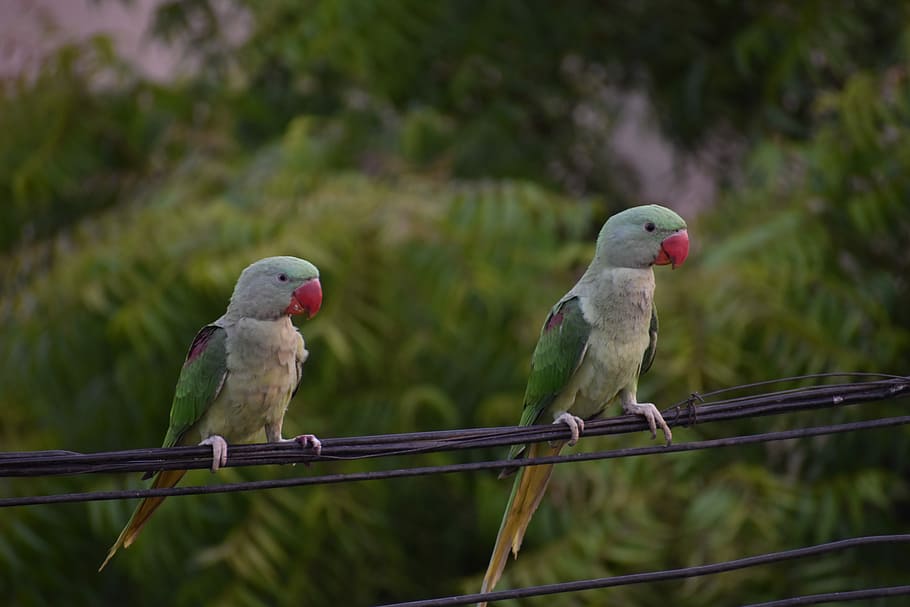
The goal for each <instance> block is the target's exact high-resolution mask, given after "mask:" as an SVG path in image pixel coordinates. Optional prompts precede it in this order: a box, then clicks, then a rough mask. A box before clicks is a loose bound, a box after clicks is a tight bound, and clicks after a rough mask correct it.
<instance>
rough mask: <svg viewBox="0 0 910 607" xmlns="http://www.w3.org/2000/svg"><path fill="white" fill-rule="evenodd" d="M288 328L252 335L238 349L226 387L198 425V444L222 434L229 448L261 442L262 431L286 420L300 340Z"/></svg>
mask: <svg viewBox="0 0 910 607" xmlns="http://www.w3.org/2000/svg"><path fill="white" fill-rule="evenodd" d="M287 327H288V329H289V330H285V329H284V327H283V326H281V325H278V326H277V327H275V328H273V327H270V326H268V325H266V330H268V331H269V333H266V334H265V335H257V334H256V333H253V331H252V330H248V333H247V335H245V336H244V337H246V338H247V339H246V340H245V341H243V342H242V345H241V344H239V343H238V344H237V345H236V346H235V349H234V350H233V352H232V357H231V359H230V362H229V365H228V376H227V379H226V380H225V382H224V387H223V388H222V390H221V393H220V394H219V395H218V398H216V399H215V401H214V402H213V403H212V405H211V406H210V407H209V409H208V410H207V411H206V413H205V415H204V416H203V417H202V419H200V421H199V424H198V425H197V427H198V430H199V434H200V439H199V440H202V439H205V438H207V437H208V436H211V435H212V434H219V435H221V436H222V437H224V439H225V440H226V441H227V442H228V443H243V442H255V441H260V440H263V438H264V434H263V428H264V427H265V426H266V425H268V424H276V423H278V422H280V420H281V419H282V418H283V417H284V412H285V410H287V407H288V403H290V400H291V396H292V394H293V392H294V388H295V386H296V385H297V363H296V352H297V347H298V346H297V344H298V340H299V337H298V335H297V333H296V332H294V331H293V327H291V325H290V321H288V322H287ZM241 328H243V327H241ZM253 329H254V330H256V331H259V333H260V334H261V333H263V329H262V327H261V326H259V327H256V326H254V327H253Z"/></svg>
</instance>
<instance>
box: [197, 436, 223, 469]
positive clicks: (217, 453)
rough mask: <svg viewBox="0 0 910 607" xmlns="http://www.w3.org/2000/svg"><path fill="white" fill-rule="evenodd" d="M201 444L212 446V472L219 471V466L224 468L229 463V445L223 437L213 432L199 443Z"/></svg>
mask: <svg viewBox="0 0 910 607" xmlns="http://www.w3.org/2000/svg"><path fill="white" fill-rule="evenodd" d="M199 445H200V446H202V445H211V446H212V472H218V469H219V468H223V467H224V466H225V465H227V452H228V445H227V441H226V440H224V438H223V437H221V436H218V435H217V434H213V435H211V436H210V437H208V438H207V439H205V440H204V441H202V442H201V443H199Z"/></svg>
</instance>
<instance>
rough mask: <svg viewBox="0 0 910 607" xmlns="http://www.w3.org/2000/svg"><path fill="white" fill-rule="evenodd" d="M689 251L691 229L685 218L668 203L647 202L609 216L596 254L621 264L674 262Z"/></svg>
mask: <svg viewBox="0 0 910 607" xmlns="http://www.w3.org/2000/svg"><path fill="white" fill-rule="evenodd" d="M688 255H689V233H688V231H687V230H686V222H685V221H683V218H682V217H680V216H679V215H677V214H676V213H674V212H673V211H671V210H670V209H668V208H666V207H662V206H660V205H656V204H648V205H643V206H640V207H632V208H631V209H626V210H625V211H622V212H620V213H617V214H616V215H613V216H612V217H610V219H608V220H607V222H606V223H605V224H604V226H603V228H602V229H601V230H600V235H599V236H598V237H597V251H596V252H595V254H594V258H595V259H596V260H598V261H599V262H601V263H607V264H609V265H611V266H614V267H622V268H647V267H650V266H653V265H658V266H662V265H670V264H671V265H672V266H673V267H674V268H675V267H676V266H678V265H680V264H682V262H684V261H685V260H686V257H687V256H688Z"/></svg>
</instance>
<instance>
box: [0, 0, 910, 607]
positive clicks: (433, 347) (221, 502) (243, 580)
mask: <svg viewBox="0 0 910 607" xmlns="http://www.w3.org/2000/svg"><path fill="white" fill-rule="evenodd" d="M213 6H214V5H213V4H212V3H210V2H208V1H207V0H193V1H192V2H165V3H162V5H161V11H160V13H159V19H158V23H157V26H156V28H157V29H156V32H157V35H159V36H166V37H168V39H171V40H176V41H180V40H185V41H188V42H189V43H191V44H192V45H193V47H194V48H197V49H198V51H199V53H200V55H199V57H200V64H201V65H200V72H199V74H198V75H197V76H196V77H195V78H193V79H191V80H188V81H186V82H180V83H174V84H170V85H157V86H155V85H150V84H149V83H145V82H143V81H141V80H139V79H137V78H136V77H135V75H133V74H131V73H130V72H129V70H128V69H127V68H126V67H125V66H124V65H122V64H121V63H120V62H119V60H118V59H117V58H116V57H115V56H114V55H113V54H112V53H111V51H110V49H109V48H107V47H106V46H105V43H104V41H103V40H100V39H99V40H97V41H95V42H91V43H89V44H87V45H84V46H82V47H68V48H65V49H63V50H62V51H61V52H60V54H59V55H57V56H55V57H53V58H51V59H50V60H49V61H48V63H47V65H46V66H45V67H44V69H43V70H42V71H41V72H40V73H39V74H37V75H36V76H35V78H34V79H31V80H30V79H25V78H23V79H22V80H19V81H16V82H6V83H4V84H3V94H2V96H0V127H2V129H3V131H4V135H5V137H4V138H3V139H2V140H0V193H2V194H3V195H4V196H5V197H6V199H7V200H8V204H6V205H4V206H2V207H0V327H2V339H0V386H2V390H0V409H2V411H3V412H4V413H3V415H2V416H0V444H2V446H3V449H4V450H29V449H43V448H48V449H50V448H62V449H73V450H80V451H100V450H108V449H121V448H130V447H139V446H142V445H147V446H148V445H152V446H154V445H158V444H160V441H161V437H162V434H163V432H164V431H165V428H166V426H167V414H168V407H169V404H170V400H171V397H172V392H173V386H174V382H175V380H176V377H177V373H178V370H179V367H180V364H181V362H182V360H183V357H184V356H185V353H186V348H187V346H188V345H189V341H190V340H191V338H192V336H193V335H194V333H195V331H196V330H197V329H198V328H199V327H200V326H201V325H203V324H205V323H207V322H209V321H211V320H212V319H214V318H216V317H217V316H218V315H219V314H220V313H221V312H222V310H223V309H224V306H225V304H226V301H227V298H228V296H229V294H230V290H231V288H232V285H233V283H234V281H235V280H236V277H237V275H238V273H239V271H240V270H241V269H242V268H243V267H244V266H245V265H247V264H248V263H250V262H251V261H253V260H255V259H257V258H260V257H264V256H267V255H274V254H293V255H299V256H302V257H306V258H308V259H310V260H312V261H313V262H314V263H316V264H317V265H318V266H319V267H320V269H321V271H322V276H323V284H324V288H325V293H326V300H325V306H324V308H323V310H322V312H321V313H320V315H319V316H318V317H317V318H316V319H314V320H312V321H309V322H305V323H303V324H302V325H301V329H302V331H303V333H304V335H305V337H306V339H307V344H308V348H309V349H310V351H311V353H312V357H311V359H310V360H309V361H308V363H307V365H306V368H305V376H304V382H303V385H302V387H301V389H300V392H299V393H298V395H297V397H296V398H295V401H294V402H293V403H292V406H291V409H290V411H289V414H288V419H287V423H286V434H293V433H300V432H303V431H307V432H314V433H316V434H317V435H321V436H340V435H359V434H376V433H385V432H407V431H415V430H426V429H434V428H454V427H467V426H476V425H510V424H514V423H515V422H516V421H517V418H518V415H519V411H520V399H521V395H522V393H523V390H524V387H525V386H524V384H525V381H526V379H527V365H528V360H529V358H530V353H531V350H532V348H533V345H534V343H535V340H536V339H537V336H538V331H539V327H540V323H541V322H542V321H543V318H544V316H545V314H546V312H547V310H548V309H549V307H550V305H552V303H553V302H554V301H555V300H556V298H557V297H559V296H560V295H561V294H562V293H563V292H564V291H565V289H566V288H567V287H568V286H569V285H571V284H572V282H573V280H574V279H575V277H576V276H578V275H579V274H580V272H581V270H582V269H583V267H584V265H585V264H586V263H587V261H588V260H589V259H590V256H591V254H592V251H593V241H594V236H595V235H596V233H597V229H598V228H599V226H600V223H601V222H602V220H603V219H604V218H605V217H606V216H607V215H608V214H609V213H610V212H612V211H613V210H615V209H616V208H619V207H621V206H624V205H625V204H627V203H628V201H629V200H630V199H631V197H632V196H633V195H634V192H635V189H634V183H632V182H631V181H630V180H628V179H626V178H624V177H623V176H622V167H621V165H619V164H618V163H617V162H616V160H615V158H614V157H613V156H612V153H611V152H610V151H609V149H608V146H607V145H605V143H606V142H607V141H608V139H609V136H610V132H611V129H612V127H613V124H614V120H615V113H616V107H617V105H616V99H617V96H616V93H617V91H628V90H635V91H638V92H641V91H644V92H645V93H646V94H647V95H648V98H649V100H650V102H651V103H652V104H653V105H654V107H656V108H657V109H658V110H659V112H658V116H659V121H660V124H661V127H662V128H663V129H664V131H665V133H666V134H667V135H668V136H670V137H672V138H674V140H676V141H679V142H681V143H684V144H696V143H698V142H700V141H705V140H709V139H711V138H712V137H716V136H717V134H718V133H719V132H725V133H730V134H729V135H728V136H729V137H730V138H732V139H734V140H735V141H737V142H738V143H739V145H740V146H742V150H743V153H742V157H741V158H742V162H741V165H740V164H737V165H736V167H735V169H736V170H730V171H729V174H730V177H729V178H724V179H721V181H723V182H724V183H726V185H727V186H729V187H728V189H726V190H724V191H723V192H722V194H721V196H720V199H719V200H718V201H717V203H716V205H715V206H714V207H713V208H710V209H707V210H705V211H704V212H703V213H702V214H701V216H699V217H698V218H687V219H691V220H690V233H691V236H692V239H693V251H692V255H691V256H690V258H689V260H688V261H687V263H686V264H685V265H684V266H683V267H682V268H680V269H678V270H677V271H673V272H671V271H669V270H668V269H665V268H660V269H658V277H657V282H658V291H657V298H658V299H657V303H658V306H659V308H660V310H661V335H660V342H659V346H658V352H657V358H656V361H655V364H654V367H653V368H652V370H651V371H650V372H649V373H648V374H647V375H646V376H645V377H644V378H643V381H642V386H641V388H640V395H641V396H642V397H643V398H644V399H647V400H653V401H654V402H657V403H658V404H663V405H666V404H669V403H672V402H674V401H676V400H678V399H679V398H682V397H684V396H685V395H688V394H690V393H691V392H692V391H695V390H698V391H706V390H711V389H714V388H718V387H724V386H729V385H735V384H741V383H745V382H749V381H756V380H763V379H768V378H773V377H780V376H787V375H793V374H796V373H807V372H816V371H835V370H867V371H890V372H895V373H906V361H907V360H908V354H910V312H908V309H907V307H906V305H905V302H906V301H907V300H908V297H910V292H908V291H910V283H908V279H907V276H910V267H908V266H910V262H908V260H907V256H906V255H905V254H904V249H905V248H906V242H907V241H908V239H910V207H908V206H907V204H906V200H907V199H908V197H910V183H908V179H910V178H908V175H910V153H908V150H910V148H908V146H907V145H906V144H905V142H906V141H908V140H910V133H908V128H910V83H908V78H907V72H906V66H907V62H908V58H907V56H906V48H905V47H904V46H903V45H905V42H906V40H907V39H908V38H907V32H905V31H902V30H901V29H900V28H902V27H904V24H905V23H906V19H905V17H906V14H905V13H906V8H905V7H904V5H902V4H900V3H891V4H886V3H879V2H872V1H868V0H863V1H860V2H852V3H837V2H835V3H830V2H829V3H824V4H822V3H820V2H808V3H801V4H799V5H798V6H794V5H793V4H792V3H784V2H765V3H729V2H709V3H701V4H700V5H698V8H697V9H696V8H695V6H694V5H693V6H691V7H689V6H682V5H680V6H676V5H674V6H673V10H670V9H669V8H668V5H667V3H662V2H643V3H637V4H628V5H627V6H612V7H610V10H609V11H607V10H605V9H603V7H602V6H601V4H593V3H592V4H591V5H590V6H587V4H584V3H582V4H576V3H569V4H565V5H562V4H558V5H557V4H552V3H539V4H538V3H534V2H531V3H527V2H517V1H516V2H511V1H504V2H496V3H485V4H480V3H443V2H432V3H429V2H415V1H410V0H392V1H387V2H382V3H362V2H354V1H343V2H337V1H336V2H324V1H320V0H310V1H308V2H301V3H298V2H292V1H291V0H281V1H278V2H269V3H246V4H244V5H242V6H243V7H245V10H246V11H247V13H246V15H247V17H248V18H249V19H250V36H249V39H248V40H247V41H246V42H243V43H241V44H239V45H237V46H230V45H227V44H226V43H225V34H224V32H222V31H221V29H220V28H221V26H222V24H223V19H224V17H223V16H219V15H222V13H221V12H219V11H221V10H222V9H224V7H221V8H219V9H218V10H215V9H213V8H212V7H213ZM529 7H530V10H529ZM229 9H230V10H239V9H236V7H233V8H231V7H229ZM224 10H228V9H224ZM227 51H229V52H227ZM453 175H454V176H457V177H461V178H460V179H458V178H456V179H453V178H452V176H453ZM507 177H508V178H507ZM468 178H469V179H468ZM554 184H558V185H560V186H562V187H563V188H564V189H566V190H569V191H571V192H578V191H588V190H591V191H597V192H601V193H605V194H606V196H603V197H602V200H596V201H595V200H590V199H579V198H576V197H563V196H561V195H559V194H555V193H553V192H552V191H550V190H548V189H547V186H552V185H554ZM668 204H670V205H671V206H672V205H673V201H672V200H671V201H668ZM788 385H789V384H788ZM905 404H906V403H890V404H884V403H879V404H870V405H867V406H864V407H861V408H860V407H857V408H855V409H854V410H843V411H836V412H831V411H819V412H814V413H807V414H802V415H799V416H789V417H787V418H766V419H762V420H756V421H752V422H742V423H739V424H731V425H726V426H724V427H723V428H719V427H717V428H712V427H705V428H699V427H697V426H696V427H695V428H692V429H682V428H680V429H679V430H677V432H676V433H675V434H676V438H677V440H687V439H690V438H696V437H701V436H705V437H711V436H714V435H716V434H719V433H721V432H724V433H728V432H733V431H742V432H749V431H758V430H767V429H773V428H776V427H785V426H787V427H789V426H796V425H808V424H811V423H822V422H823V423H836V422H838V421H846V420H849V419H854V418H857V417H859V416H866V415H868V416H876V415H885V414H888V413H889V412H892V411H899V410H901V409H902V408H903V406H904V405H905ZM610 412H611V413H613V412H615V410H612V411H610ZM621 442H622V443H623V444H628V443H633V444H644V443H648V441H647V438H646V437H644V436H640V437H627V438H624V439H623V440H622V441H621ZM616 444H617V445H618V444H619V442H617V443H616ZM611 446H614V445H612V444H607V443H605V442H604V440H600V439H597V440H590V441H582V442H581V443H580V448H582V449H601V448H608V447H611ZM906 453H910V434H908V432H907V431H906V430H882V431H876V432H875V433H867V434H849V435H839V436H835V437H829V438H818V439H813V440H806V441H799V442H795V443H792V444H791V443H785V444H773V445H767V446H753V447H749V448H743V449H736V450H730V451H728V452H726V453H723V454H719V453H717V452H710V453H691V454H685V455H675V456H668V457H663V458H660V457H653V458H640V459H629V460H616V461H610V462H603V463H588V464H584V465H572V466H561V467H558V468H557V471H556V473H555V474H554V478H553V482H552V485H551V488H550V491H549V493H548V496H547V498H546V499H545V500H544V504H543V505H542V507H541V509H540V511H539V513H538V515H537V516H536V517H535V519H534V522H533V524H532V525H531V527H530V529H529V532H528V537H527V540H526V542H525V546H524V549H523V551H522V554H521V558H520V559H519V560H518V561H515V562H511V563H510V564H509V566H508V567H507V569H506V574H505V577H504V579H503V583H502V587H505V586H507V585H512V586H514V585H528V584H539V583H547V582H556V581H566V580H572V579H581V578H586V577H594V576H604V575H613V574H621V573H633V572H639V571H645V570H656V569H661V568H668V567H681V566H688V565H696V564H701V563H706V562H715V561H720V560H724V559H729V558H735V557H740V556H745V555H749V554H757V553H761V552H767V551H773V550H779V549H784V548H790V547H794V546H799V545H804V544H807V543H812V542H818V541H825V540H829V539H836V538H841V537H846V536H850V535H856V534H862V533H881V532H894V531H899V530H901V529H904V528H906V526H907V524H908V518H907V517H908V515H907V512H908V509H907V504H908V503H910V493H908V486H907V480H906V479H907V470H908V466H910V462H908V461H907V458H906V456H905V455H904V454H906ZM503 454H504V452H499V451H496V452H493V451H491V452H489V453H471V454H468V453H461V454H449V455H440V454H437V455H432V456H426V457H425V458H424V459H421V460H420V461H421V462H427V463H448V462H454V461H464V460H465V459H472V458H480V457H483V456H491V457H492V456H502V455H503ZM411 463H414V462H413V460H410V459H405V458H397V459H392V460H391V461H388V462H385V463H384V465H388V466H390V467H391V466H397V465H405V464H411ZM376 465H377V464H376V463H375V462H337V463H332V464H320V465H319V466H318V467H317V466H314V467H313V468H312V470H303V469H297V468H294V469H283V468H282V469H271V468H263V469H256V470H234V469H228V470H225V471H222V472H220V473H219V475H218V476H217V477H215V478H212V477H211V476H210V475H208V474H206V473H205V472H193V473H190V474H189V475H188V477H187V479H186V482H187V483H204V482H213V483H221V482H230V481H237V480H244V479H253V478H257V479H258V478H280V477H284V476H293V475H299V474H315V473H330V472H344V471H357V470H367V469H374V468H375V466H376ZM135 486H140V484H139V480H138V478H135V477H133V476H130V477H129V478H126V477H118V476H116V475H98V476H94V477H78V478H48V479H4V480H0V493H2V494H3V495H26V494H39V493H51V492H63V491H77V490H91V489H112V488H120V487H135ZM508 490H509V487H508V483H501V482H497V481H495V480H494V477H493V475H485V474H473V475H447V476H440V477H427V478H421V479H417V480H399V481H390V482H387V483H370V484H352V485H334V486H329V487H310V488H306V489H299V490H278V491H272V492H260V493H249V494H231V495H213V496H206V497H199V498H195V497H186V498H172V499H170V500H168V502H167V503H166V505H165V506H164V507H163V508H162V509H161V510H160V511H159V512H158V513H157V514H156V516H155V518H154V519H153V520H152V522H151V523H150V524H149V526H148V528H147V529H146V530H145V531H144V533H143V534H142V536H141V538H140V540H139V541H138V543H137V544H136V545H135V546H133V547H132V548H131V549H130V550H127V551H125V552H123V553H122V554H120V555H118V557H117V559H116V560H115V561H114V562H113V563H112V564H111V566H110V567H109V568H108V569H106V570H105V572H104V574H103V575H100V576H99V575H97V574H96V573H95V569H96V567H97V564H98V563H99V562H100V560H101V558H102V557H103V555H104V553H105V551H106V550H107V548H108V546H109V545H110V543H111V542H112V541H113V539H114V538H115V537H116V534H117V532H118V531H119V529H120V527H121V526H122V524H123V523H124V521H126V519H127V517H128V515H129V511H130V509H131V507H132V506H133V504H131V503H126V502H124V503H120V502H99V503H93V504H82V505H80V504H76V505H67V506H43V507H35V508H18V509H5V510H2V511H0V588H3V589H4V590H6V591H7V593H6V595H5V596H6V597H7V601H8V602H10V603H11V604H14V605H20V604H21V605H36V606H37V605H45V604H58V603H59V602H60V597H67V602H68V603H71V604H84V605H96V604H118V603H122V602H124V600H125V598H126V597H129V599H130V601H131V602H132V603H133V604H137V605H144V604H148V605H160V604H171V605H190V604H216V605H217V604H225V605H263V604H266V605H284V604H301V603H303V604H313V605H323V604H343V605H348V604H350V605H365V604H373V603H377V602H382V601H386V600H388V601H391V600H405V599H409V598H416V597H421V596H439V595H444V594H450V593H455V592H459V591H468V592H473V591H475V590H476V589H477V588H478V587H479V578H480V574H481V573H482V570H483V568H484V566H485V565H486V562H487V559H488V557H489V550H490V549H491V548H492V541H493V538H494V536H495V533H496V529H497V527H498V525H499V520H500V517H501V514H502V508H503V507H504V505H505V500H506V497H507V495H508ZM92 555H96V556H95V557H92ZM902 559H903V553H900V552H898V551H897V550H889V549H887V548H877V549H875V550H874V551H871V550H870V551H862V552H860V551H857V552H855V553H854V552H849V553H843V554H840V555H833V556H830V557H826V558H824V559H817V560H812V561H804V562H800V563H797V564H795V565H787V566H779V567H767V568H762V569H757V570H754V571H749V572H747V573H730V574H725V575H722V576H712V577H705V578H699V579H692V580H688V581H685V582H678V583H668V584H662V585H656V586H651V587H628V588H617V589H612V590H609V591H603V592H589V593H581V594H577V595H564V596H558V597H548V598H544V599H538V600H529V601H526V602H523V603H522V604H530V605H533V604H540V605H542V604H547V605H599V604H603V603H604V602H606V601H613V602H615V603H616V604H631V605H642V606H647V605H665V604H667V601H668V599H667V597H668V596H672V602H673V604H674V605H683V606H686V605H691V606H700V605H717V604H729V603H745V602H756V601H761V600H769V599H772V598H777V597H780V596H792V595H795V594H807V593H812V592H821V591H827V590H836V589H844V588H851V587H860V586H874V585H884V584H889V583H895V582H900V581H902V580H903V578H904V577H905V575H906V574H905V571H904V570H903V569H904V568H903V560H902Z"/></svg>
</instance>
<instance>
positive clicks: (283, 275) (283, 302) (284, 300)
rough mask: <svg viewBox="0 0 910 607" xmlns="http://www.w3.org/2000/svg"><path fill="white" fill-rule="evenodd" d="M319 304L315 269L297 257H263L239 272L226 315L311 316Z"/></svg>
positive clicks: (263, 318)
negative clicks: (303, 314)
mask: <svg viewBox="0 0 910 607" xmlns="http://www.w3.org/2000/svg"><path fill="white" fill-rule="evenodd" d="M321 305H322V285H321V284H320V283H319V270H318V269H317V268H316V266H314V265H313V264H311V263H310V262H308V261H306V260H304V259H299V258H297V257H289V256H281V257H266V258H265V259H260V260H259V261H257V262H255V263H253V264H251V265H249V266H247V268H246V269H245V270H244V271H243V272H241V274H240V278H238V279H237V284H236V285H235V286H234V293H233V295H231V302H230V303H229V304H228V309H227V314H228V316H233V317H239V318H255V319H257V320H275V319H277V318H280V317H281V316H284V315H293V314H302V313H306V315H307V318H312V317H313V316H315V315H316V313H317V312H318V311H319V308H320V306H321Z"/></svg>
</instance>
